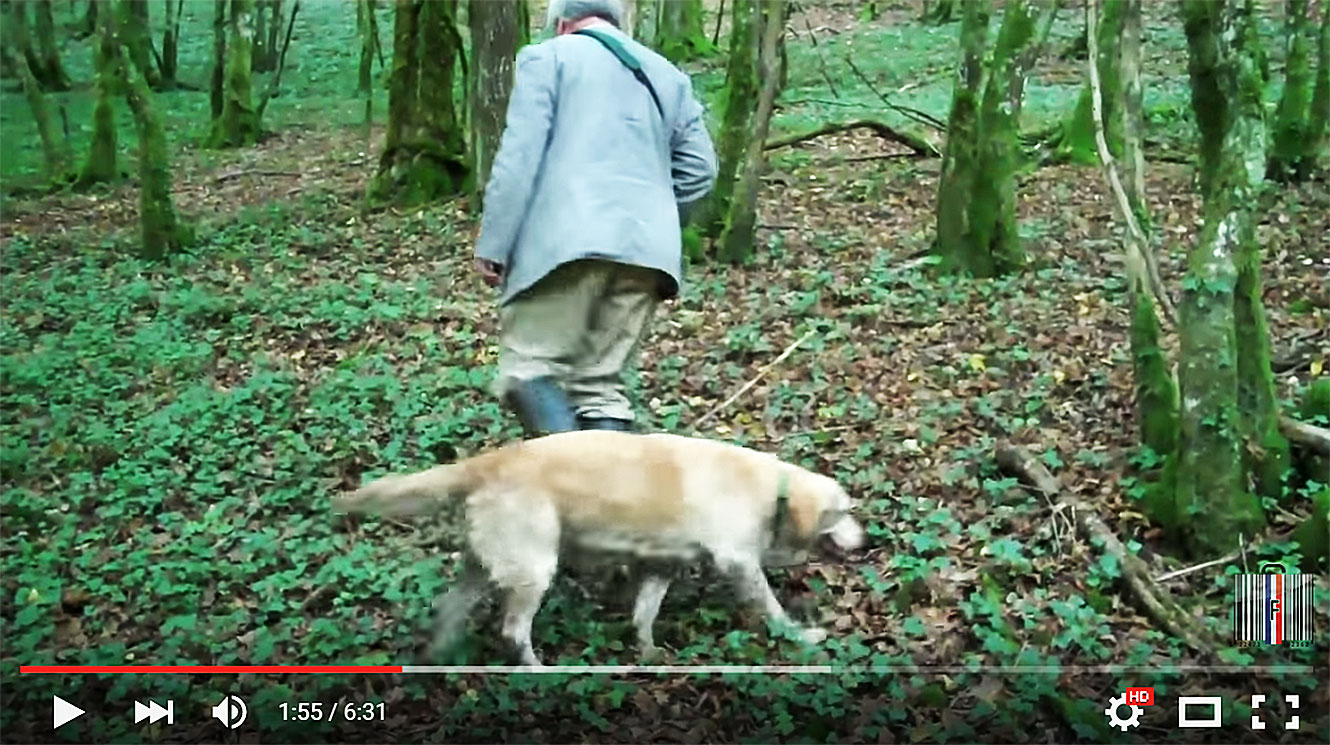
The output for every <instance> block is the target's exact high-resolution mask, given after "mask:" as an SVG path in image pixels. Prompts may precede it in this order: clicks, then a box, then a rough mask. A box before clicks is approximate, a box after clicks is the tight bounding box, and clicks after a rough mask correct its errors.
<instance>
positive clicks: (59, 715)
mask: <svg viewBox="0 0 1330 745" xmlns="http://www.w3.org/2000/svg"><path fill="white" fill-rule="evenodd" d="M51 706H52V707H53V708H54V710H55V716H54V717H53V718H52V722H53V724H52V725H51V729H58V728H59V727H60V725H62V724H67V723H69V721H70V720H71V719H76V718H78V717H81V716H83V715H84V714H85V713H86V712H84V711H83V710H82V709H80V708H79V707H77V706H75V705H73V704H71V703H69V702H68V701H66V700H64V699H63V698H60V697H59V696H52V697H51Z"/></svg>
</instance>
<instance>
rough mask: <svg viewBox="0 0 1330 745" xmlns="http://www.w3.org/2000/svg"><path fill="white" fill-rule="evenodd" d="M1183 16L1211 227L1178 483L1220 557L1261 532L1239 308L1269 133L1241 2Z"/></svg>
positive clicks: (1201, 252)
mask: <svg viewBox="0 0 1330 745" xmlns="http://www.w3.org/2000/svg"><path fill="white" fill-rule="evenodd" d="M1182 8H1183V17H1184V25H1185V29H1186V34H1187V47H1188V56H1189V64H1188V68H1189V73H1190V76H1191V83H1192V108H1193V110H1194V112H1195V115H1196V121H1197V124H1198V127H1199V129H1200V131H1201V163H1200V173H1201V179H1202V184H1203V187H1202V197H1203V200H1204V203H1205V206H1204V217H1205V224H1204V227H1203V228H1202V231H1201V235H1200V236H1199V237H1198V239H1197V241H1196V245H1195V246H1194V247H1193V249H1192V251H1191V253H1190V255H1189V257H1188V262H1187V274H1186V277H1185V278H1184V280H1183V283H1182V286H1183V295H1182V304H1181V309H1180V310H1181V314H1180V319H1179V328H1178V331H1179V337H1180V352H1181V366H1180V370H1179V383H1180V394H1181V399H1182V410H1181V420H1180V421H1181V427H1180V439H1179V443H1178V450H1177V456H1176V458H1177V467H1176V471H1175V484H1176V499H1177V507H1178V513H1179V515H1181V516H1182V517H1183V519H1184V523H1185V524H1186V525H1187V526H1188V527H1189V528H1190V534H1189V536H1188V537H1189V539H1190V540H1189V544H1190V546H1191V547H1192V548H1193V549H1194V550H1195V551H1197V552H1198V553H1218V552H1221V551H1225V550H1228V549H1229V548H1231V547H1232V545H1233V543H1234V540H1235V538H1236V537H1237V536H1239V535H1247V536H1251V535H1254V534H1255V533H1256V531H1258V530H1260V529H1261V527H1262V526H1263V524H1264V515H1263V513H1262V510H1261V507H1260V504H1259V503H1258V502H1257V500H1256V498H1255V497H1254V496H1253V495H1252V494H1251V493H1250V492H1249V491H1248V489H1247V488H1246V484H1245V479H1244V475H1245V474H1244V457H1243V455H1244V442H1243V440H1244V438H1243V436H1242V433H1243V430H1244V429H1247V428H1248V427H1244V420H1245V419H1246V420H1249V419H1250V418H1251V417H1252V416H1253V414H1254V412H1252V411H1244V410H1243V409H1242V408H1241V406H1242V403H1243V401H1242V399H1243V398H1244V397H1243V396H1241V395H1240V393H1239V385H1240V381H1241V380H1242V378H1243V377H1244V375H1243V373H1242V368H1243V367H1244V363H1243V361H1242V359H1241V357H1242V356H1244V355H1245V354H1248V353H1250V351H1251V350H1250V349H1249V348H1244V347H1243V346H1242V336H1241V334H1240V333H1239V329H1238V326H1239V324H1240V320H1239V317H1238V316H1239V312H1238V310H1237V308H1239V307H1240V303H1241V299H1240V298H1239V295H1241V294H1243V293H1242V291H1241V288H1240V282H1241V280H1240V276H1239V275H1240V272H1239V270H1238V266H1239V262H1241V261H1242V260H1243V259H1244V257H1246V256H1247V252H1248V251H1249V250H1255V249H1254V247H1248V246H1245V245H1244V244H1246V243H1248V242H1249V241H1250V240H1251V238H1252V223H1251V215H1250V214H1249V212H1248V210H1249V209H1250V205H1251V204H1252V202H1253V201H1254V200H1255V198H1256V183H1254V182H1259V179H1260V175H1261V173H1262V171H1263V169H1264V167H1265V158H1264V157H1263V152H1262V150H1263V139H1264V126H1263V125H1262V123H1261V120H1260V107H1259V92H1260V73H1259V69H1258V64H1257V62H1256V60H1255V57H1254V55H1253V54H1251V52H1250V50H1249V49H1246V48H1244V44H1243V41H1244V40H1245V39H1246V37H1247V36H1248V35H1249V28H1250V27H1249V25H1248V24H1249V22H1250V19H1249V18H1247V17H1246V16H1245V14H1243V13H1242V12H1240V9H1239V8H1238V4H1237V2H1235V0H1225V1H1224V2H1214V0H1183V3H1182ZM1230 97H1231V98H1230ZM1254 155H1258V156H1260V157H1256V158H1255V159H1253V156H1254ZM1250 320H1251V319H1250V318H1249V319H1248V321H1250ZM1247 343H1248V344H1249V343H1250V340H1248V341H1247ZM1266 344H1268V338H1267V339H1266ZM1266 370H1267V372H1268V370H1269V367H1268V360H1267V365H1266ZM1248 426H1250V425H1248Z"/></svg>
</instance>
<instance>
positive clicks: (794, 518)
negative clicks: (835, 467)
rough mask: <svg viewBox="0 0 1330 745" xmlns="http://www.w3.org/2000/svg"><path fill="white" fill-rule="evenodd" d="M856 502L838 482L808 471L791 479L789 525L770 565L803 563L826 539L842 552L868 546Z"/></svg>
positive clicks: (780, 534)
mask: <svg viewBox="0 0 1330 745" xmlns="http://www.w3.org/2000/svg"><path fill="white" fill-rule="evenodd" d="M853 507H854V505H853V501H852V500H851V499H850V495H849V493H847V492H846V491H845V489H843V488H842V487H841V485H840V484H838V483H836V481H835V480H834V479H830V478H827V477H826V476H821V475H819V474H815V473H811V472H808V471H801V472H798V473H793V474H791V476H790V491H789V515H788V517H787V518H786V519H787V520H788V523H789V524H788V525H787V526H785V527H784V528H783V529H780V530H778V531H777V535H776V540H775V542H773V545H772V546H771V548H770V549H768V551H767V561H766V563H768V564H770V565H773V566H775V565H784V564H794V563H803V561H804V560H806V559H807V555H808V551H809V549H810V548H813V547H814V545H815V544H817V543H818V541H819V540H820V539H824V538H825V539H826V540H828V541H830V542H831V543H832V544H834V545H835V546H836V548H838V549H839V550H841V551H850V550H853V549H856V548H860V547H861V546H863V545H864V540H865V537H866V536H865V533H864V529H863V528H862V527H860V525H859V523H858V522H857V521H856V520H855V519H854V517H853V516H852V515H851V514H850V513H851V511H852V509H853Z"/></svg>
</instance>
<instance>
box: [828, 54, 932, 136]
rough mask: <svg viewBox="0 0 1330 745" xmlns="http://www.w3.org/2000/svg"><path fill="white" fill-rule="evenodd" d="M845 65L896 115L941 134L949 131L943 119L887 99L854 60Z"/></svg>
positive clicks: (847, 58) (846, 59)
mask: <svg viewBox="0 0 1330 745" xmlns="http://www.w3.org/2000/svg"><path fill="white" fill-rule="evenodd" d="M845 63H846V64H848V65H849V66H850V69H851V70H853V71H854V74H855V75H857V76H858V77H859V80H861V81H863V84H864V85H866V86H868V90H870V91H872V92H873V94H874V95H875V96H877V97H878V99H879V100H881V101H882V105H883V106H886V107H887V108H888V109H889V110H891V111H895V112H896V113H898V114H900V115H901V116H903V117H905V118H906V119H910V120H913V121H914V122H917V123H919V124H922V125H924V126H926V127H932V128H933V129H936V130H937V131H939V132H946V131H947V125H946V123H945V122H943V121H942V120H941V119H938V118H937V117H935V116H933V115H932V114H930V113H928V112H927V111H920V110H919V109H916V108H914V107H912V106H901V105H900V104H898V103H895V102H893V101H892V100H891V99H889V98H887V96H886V94H885V93H883V92H882V91H880V90H878V89H877V86H875V85H873V81H871V80H869V79H868V76H867V75H864V73H863V71H862V70H860V69H859V66H858V65H856V64H854V60H852V59H850V58H849V57H846V58H845Z"/></svg>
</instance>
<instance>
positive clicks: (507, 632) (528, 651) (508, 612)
mask: <svg viewBox="0 0 1330 745" xmlns="http://www.w3.org/2000/svg"><path fill="white" fill-rule="evenodd" d="M548 586H549V579H548V578H547V579H546V580H545V581H544V582H541V581H539V580H536V579H532V580H531V581H528V582H523V583H521V584H519V585H517V586H516V587H509V588H508V598H507V600H506V602H505V605H504V614H503V635H504V636H505V637H507V639H508V641H510V642H511V643H512V645H513V648H514V651H515V652H516V654H517V658H518V661H519V662H520V663H521V664H523V665H531V666H533V667H538V666H540V664H541V663H540V658H538V657H536V648H535V646H534V645H533V644H532V643H531V622H532V621H533V620H534V619H535V617H536V611H538V610H540V599H541V598H542V597H544V595H545V589H546V588H547V587H548Z"/></svg>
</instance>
